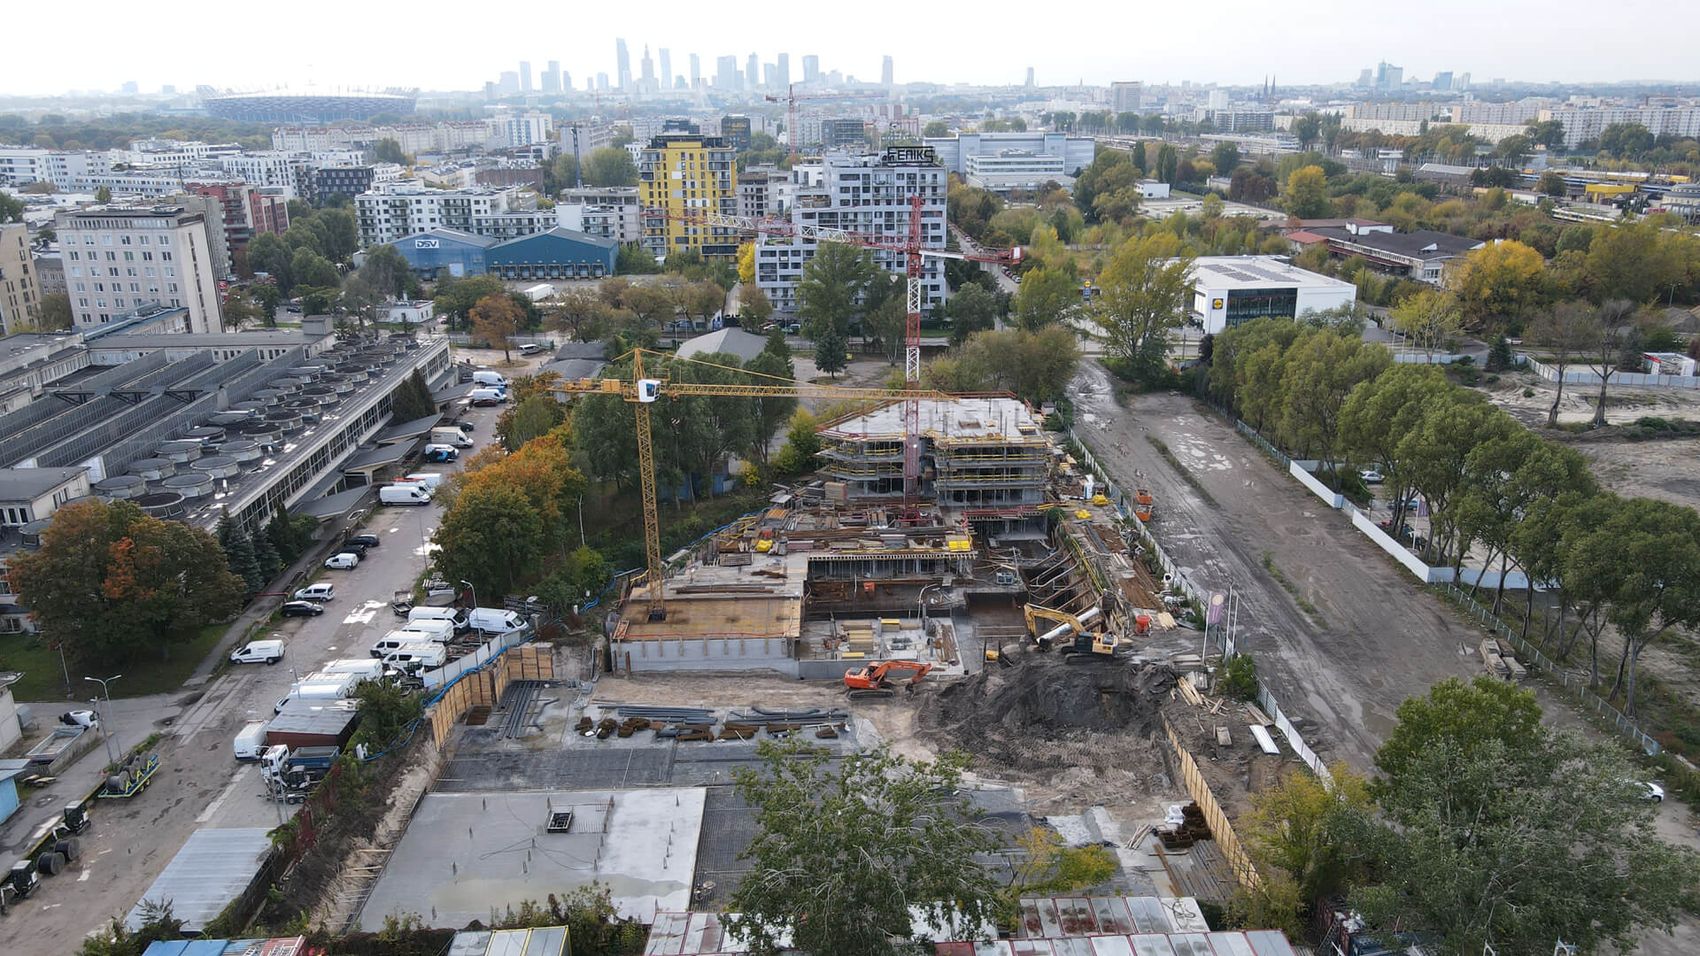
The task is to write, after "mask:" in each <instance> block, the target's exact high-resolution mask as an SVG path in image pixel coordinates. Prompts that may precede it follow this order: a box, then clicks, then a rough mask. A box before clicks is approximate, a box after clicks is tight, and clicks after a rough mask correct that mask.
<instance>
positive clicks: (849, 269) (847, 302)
mask: <svg viewBox="0 0 1700 956" xmlns="http://www.w3.org/2000/svg"><path fill="white" fill-rule="evenodd" d="M879 272H880V269H879V267H878V266H876V265H875V264H874V261H873V256H872V255H871V254H869V253H868V252H867V251H866V250H863V249H857V248H855V247H853V246H847V245H844V244H843V243H838V242H823V243H821V244H820V245H819V246H818V247H817V248H816V249H815V254H814V256H813V257H812V258H810V259H809V261H808V264H807V265H805V266H803V276H802V278H801V279H800V280H799V281H798V282H797V315H798V317H799V318H801V319H802V320H803V322H802V324H803V334H804V335H807V336H808V337H809V338H811V339H819V338H820V337H821V335H822V334H823V333H824V332H825V330H826V329H827V328H829V327H830V328H831V329H832V330H833V331H834V332H836V333H837V334H838V338H839V344H840V345H841V346H842V345H843V342H844V340H845V339H846V338H847V337H848V336H849V334H850V324H851V322H853V321H854V320H855V318H856V316H857V315H858V314H859V308H858V303H859V302H860V301H861V299H862V297H863V296H864V295H866V294H867V292H868V286H869V284H870V283H871V282H873V281H874V278H875V276H876V275H877V274H878V273H879ZM840 351H842V348H841V349H840ZM840 367H842V366H840Z"/></svg>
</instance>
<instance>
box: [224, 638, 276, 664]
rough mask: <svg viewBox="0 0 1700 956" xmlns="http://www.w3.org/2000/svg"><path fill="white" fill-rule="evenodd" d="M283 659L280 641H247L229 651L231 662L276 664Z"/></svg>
mask: <svg viewBox="0 0 1700 956" xmlns="http://www.w3.org/2000/svg"><path fill="white" fill-rule="evenodd" d="M281 660H283V642H282V641H249V642H248V643H246V644H244V645H242V646H241V647H239V648H237V649H236V650H234V651H231V652H230V663H232V664H276V663H277V662H278V661H281Z"/></svg>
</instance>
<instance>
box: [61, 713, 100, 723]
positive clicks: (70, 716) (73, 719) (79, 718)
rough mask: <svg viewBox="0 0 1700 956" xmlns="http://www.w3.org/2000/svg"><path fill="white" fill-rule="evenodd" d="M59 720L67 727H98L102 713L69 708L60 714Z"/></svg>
mask: <svg viewBox="0 0 1700 956" xmlns="http://www.w3.org/2000/svg"><path fill="white" fill-rule="evenodd" d="M59 722H60V723H62V724H64V725H65V726H67V727H98V726H100V715H99V714H97V713H95V712H94V711H92V710H67V711H65V712H64V713H63V714H60V715H59Z"/></svg>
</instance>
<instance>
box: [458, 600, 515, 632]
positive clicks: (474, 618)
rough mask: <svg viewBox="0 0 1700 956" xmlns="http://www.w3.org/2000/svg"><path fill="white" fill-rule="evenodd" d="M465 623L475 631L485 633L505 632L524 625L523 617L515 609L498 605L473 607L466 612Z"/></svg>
mask: <svg viewBox="0 0 1700 956" xmlns="http://www.w3.org/2000/svg"><path fill="white" fill-rule="evenodd" d="M466 624H467V626H468V627H470V628H472V629H473V630H475V631H483V632H484V633H486V634H506V633H507V632H509V631H517V630H519V629H520V628H521V627H524V626H525V618H523V617H520V616H519V613H518V612H516V611H509V610H505V609H503V608H499V607H475V608H473V609H472V610H471V611H468V612H467V615H466Z"/></svg>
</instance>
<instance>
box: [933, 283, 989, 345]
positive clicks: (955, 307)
mask: <svg viewBox="0 0 1700 956" xmlns="http://www.w3.org/2000/svg"><path fill="white" fill-rule="evenodd" d="M945 311H946V312H948V313H949V314H950V339H951V341H952V342H954V343H956V344H957V345H961V344H962V343H963V342H965V341H967V339H968V336H970V335H972V334H974V333H975V332H980V331H984V330H987V329H990V328H992V327H993V326H994V325H996V324H997V320H998V299H997V296H996V295H994V294H993V293H990V292H987V291H986V290H985V288H984V287H983V286H980V285H978V284H974V283H970V284H968V285H965V286H963V287H962V288H960V289H958V290H956V294H955V295H953V296H951V297H950V302H949V303H947V304H946V306H945Z"/></svg>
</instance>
